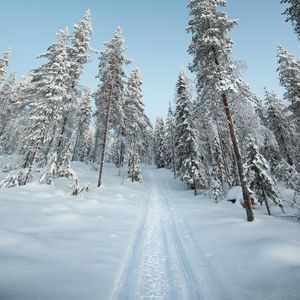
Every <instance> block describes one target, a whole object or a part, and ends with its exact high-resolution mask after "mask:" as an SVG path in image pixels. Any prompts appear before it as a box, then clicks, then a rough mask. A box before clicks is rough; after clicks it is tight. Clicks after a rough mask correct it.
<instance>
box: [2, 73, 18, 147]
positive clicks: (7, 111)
mask: <svg viewBox="0 0 300 300" xmlns="http://www.w3.org/2000/svg"><path fill="white" fill-rule="evenodd" d="M15 79H16V74H15V73H12V74H11V75H10V76H9V77H7V78H6V79H5V80H4V81H3V84H2V85H1V86H0V139H1V144H2V145H1V146H2V147H3V143H5V140H6V139H8V137H7V136H3V135H8V134H9V132H8V130H6V129H8V128H7V127H8V124H9V123H10V119H11V118H12V117H13V116H14V114H15V113H16V112H15V111H14V101H15V99H14V88H15ZM2 147H1V148H2Z"/></svg>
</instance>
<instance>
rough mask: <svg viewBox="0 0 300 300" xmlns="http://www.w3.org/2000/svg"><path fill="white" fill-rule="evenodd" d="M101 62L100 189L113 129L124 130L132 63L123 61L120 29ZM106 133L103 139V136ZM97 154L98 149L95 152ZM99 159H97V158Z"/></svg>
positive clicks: (98, 105) (97, 95)
mask: <svg viewBox="0 0 300 300" xmlns="http://www.w3.org/2000/svg"><path fill="white" fill-rule="evenodd" d="M105 46H106V47H105V49H104V50H103V51H101V54H100V59H99V74H98V78H99V80H100V84H99V85H98V90H97V92H96V93H95V101H96V110H97V111H96V116H97V120H96V133H97V135H96V136H95V147H96V148H98V147H99V146H100V144H101V155H100V170H99V178H98V187H99V186H100V185H101V183H102V173H103V165H104V159H105V151H106V144H107V140H108V133H109V130H110V129H111V128H113V129H115V130H120V129H121V128H122V126H124V125H123V124H124V123H123V122H124V114H123V109H122V106H123V101H124V98H123V97H124V87H125V78H126V76H125V71H124V67H125V65H126V64H128V63H129V61H128V60H127V59H126V58H125V57H124V51H125V50H126V47H125V43H124V39H123V37H122V31H121V28H117V30H116V32H115V33H114V36H113V38H112V40H111V41H110V42H107V43H105ZM101 129H103V135H102V136H101V135H100V132H101ZM94 152H95V153H97V149H95V151H94ZM94 156H95V157H97V156H98V155H96V154H95V155H94Z"/></svg>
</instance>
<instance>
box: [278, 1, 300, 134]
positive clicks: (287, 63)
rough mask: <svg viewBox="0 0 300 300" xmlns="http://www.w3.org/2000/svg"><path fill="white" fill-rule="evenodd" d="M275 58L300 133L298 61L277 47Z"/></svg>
mask: <svg viewBox="0 0 300 300" xmlns="http://www.w3.org/2000/svg"><path fill="white" fill-rule="evenodd" d="M299 5H300V4H299ZM277 57H278V69H277V70H278V74H279V80H280V84H281V85H282V86H283V87H284V88H285V93H284V99H285V100H287V101H288V102H289V104H290V106H289V109H290V110H291V111H292V112H293V119H294V121H295V123H296V124H297V127H298V132H300V61H299V60H298V59H296V58H295V57H294V56H293V55H291V54H289V53H288V52H287V51H286V50H284V49H283V48H282V47H278V53H277Z"/></svg>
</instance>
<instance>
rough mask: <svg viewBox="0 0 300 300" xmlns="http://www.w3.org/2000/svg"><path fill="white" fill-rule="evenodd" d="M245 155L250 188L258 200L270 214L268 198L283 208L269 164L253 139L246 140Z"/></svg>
mask: <svg viewBox="0 0 300 300" xmlns="http://www.w3.org/2000/svg"><path fill="white" fill-rule="evenodd" d="M247 142H248V143H247V157H246V162H245V170H246V176H247V179H248V184H249V186H250V189H251V190H252V191H253V192H255V194H256V196H257V198H258V201H259V202H260V203H261V204H263V203H265V204H266V207H267V210H268V213H269V215H271V211H270V206H269V203H268V199H271V200H273V202H274V204H275V205H278V206H279V207H281V208H283V206H282V204H281V202H280V200H279V199H278V189H277V186H276V183H275V181H274V180H273V179H272V178H271V176H270V175H269V165H268V163H267V161H266V159H265V158H264V157H263V156H262V155H261V154H260V153H259V150H258V147H257V146H256V144H255V142H254V139H252V138H248V140H247Z"/></svg>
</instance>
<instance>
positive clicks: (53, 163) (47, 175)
mask: <svg viewBox="0 0 300 300" xmlns="http://www.w3.org/2000/svg"><path fill="white" fill-rule="evenodd" d="M48 156H49V158H48V160H47V161H48V163H47V166H46V168H45V171H44V174H43V175H42V177H41V178H40V183H46V184H53V180H54V178H55V177H56V175H57V153H56V152H54V153H52V152H50V153H48Z"/></svg>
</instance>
